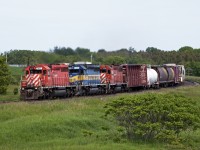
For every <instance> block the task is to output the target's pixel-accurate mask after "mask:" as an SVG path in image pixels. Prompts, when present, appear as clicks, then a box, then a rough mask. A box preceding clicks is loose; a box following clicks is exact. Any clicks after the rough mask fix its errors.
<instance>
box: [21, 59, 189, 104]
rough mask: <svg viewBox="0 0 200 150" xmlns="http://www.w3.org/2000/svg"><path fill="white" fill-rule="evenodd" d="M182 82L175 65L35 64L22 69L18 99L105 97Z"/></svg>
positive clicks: (181, 72)
mask: <svg viewBox="0 0 200 150" xmlns="http://www.w3.org/2000/svg"><path fill="white" fill-rule="evenodd" d="M184 80H185V68H184V66H183V65H176V64H164V65H153V66H150V65H147V64H121V65H95V64H89V63H81V62H79V63H74V64H73V65H70V64H64V63H63V64H38V65H34V66H28V67H26V68H25V71H24V75H23V76H22V79H21V87H20V95H21V99H22V100H36V99H52V98H56V97H72V96H75V95H77V96H81V95H93V94H109V93H116V92H128V91H132V90H134V89H141V88H142V89H144V88H145V89H149V88H160V87H167V86H174V85H177V84H181V83H183V82H184Z"/></svg>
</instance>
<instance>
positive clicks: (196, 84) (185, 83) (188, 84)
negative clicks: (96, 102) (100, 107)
mask: <svg viewBox="0 0 200 150" xmlns="http://www.w3.org/2000/svg"><path fill="white" fill-rule="evenodd" d="M199 85H200V83H198V82H193V81H188V80H187V81H185V82H184V84H182V85H177V86H173V87H166V88H168V89H170V88H178V87H184V86H185V87H187V86H199ZM161 89H163V88H160V89H157V90H158V91H159V90H161ZM148 91H149V90H136V91H131V92H128V93H130V94H131V93H145V92H148ZM154 91H156V90H154ZM116 94H123V93H116ZM116 94H104V95H88V96H74V97H70V98H56V99H53V100H54V101H55V100H63V101H64V100H66V99H70V100H71V99H75V98H77V97H84V98H85V97H102V96H103V97H108V96H113V95H116ZM41 101H42V102H43V101H51V100H50V99H43V100H29V101H28V100H27V101H20V100H15V101H0V104H8V103H19V102H30V103H33V102H41Z"/></svg>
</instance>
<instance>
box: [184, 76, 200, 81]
mask: <svg viewBox="0 0 200 150" xmlns="http://www.w3.org/2000/svg"><path fill="white" fill-rule="evenodd" d="M186 80H188V81H193V82H198V83H200V77H195V76H186Z"/></svg>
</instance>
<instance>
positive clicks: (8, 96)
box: [0, 85, 20, 101]
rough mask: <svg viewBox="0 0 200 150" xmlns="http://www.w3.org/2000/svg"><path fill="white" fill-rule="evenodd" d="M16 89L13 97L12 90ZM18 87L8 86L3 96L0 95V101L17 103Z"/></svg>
mask: <svg viewBox="0 0 200 150" xmlns="http://www.w3.org/2000/svg"><path fill="white" fill-rule="evenodd" d="M15 88H17V89H18V94H17V95H14V93H13V90H14V89H15ZM19 92H20V91H19V85H9V86H8V89H7V93H6V94H5V95H4V94H3V95H2V94H0V101H19Z"/></svg>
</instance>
